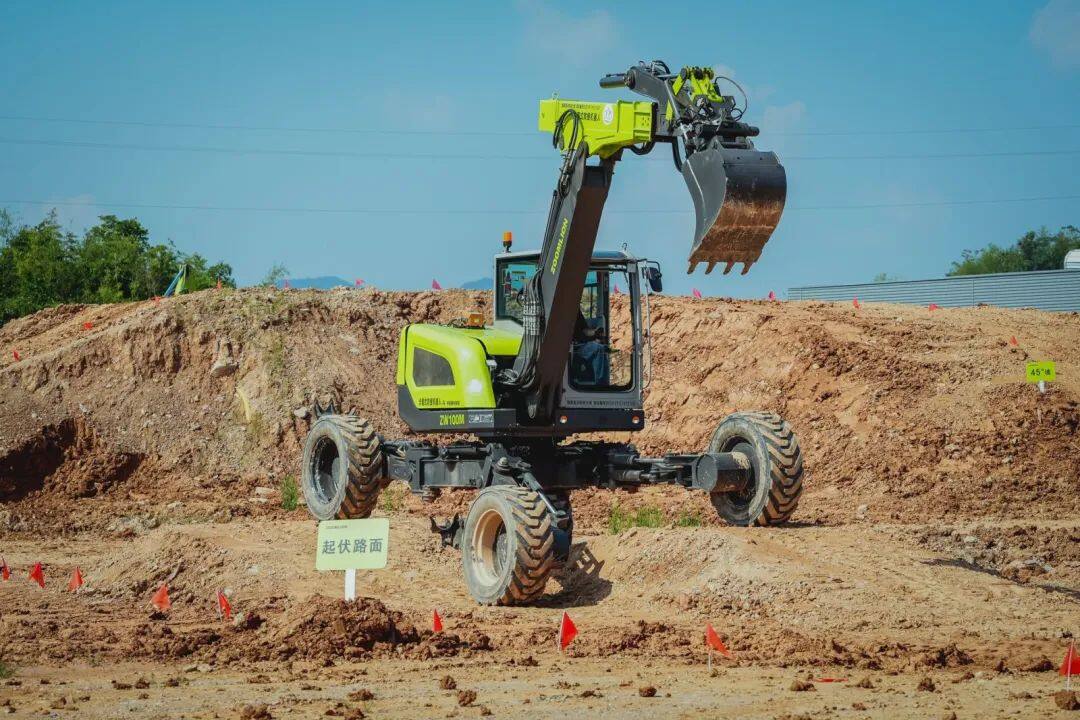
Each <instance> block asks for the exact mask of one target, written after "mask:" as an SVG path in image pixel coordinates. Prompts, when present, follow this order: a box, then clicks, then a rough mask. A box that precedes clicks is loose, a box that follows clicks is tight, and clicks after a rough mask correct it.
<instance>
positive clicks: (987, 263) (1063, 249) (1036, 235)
mask: <svg viewBox="0 0 1080 720" xmlns="http://www.w3.org/2000/svg"><path fill="white" fill-rule="evenodd" d="M1077 248H1080V230H1078V229H1077V228H1076V227H1074V226H1072V225H1066V226H1064V227H1062V228H1061V229H1060V230H1059V231H1057V232H1056V233H1053V234H1051V233H1050V231H1049V230H1047V229H1046V228H1040V229H1039V230H1038V231H1037V232H1036V231H1031V232H1027V233H1025V234H1024V236H1023V237H1021V238H1020V239H1019V240H1017V241H1016V242H1015V243H1013V244H1012V245H1010V246H1009V247H1004V248H1003V247H1001V246H999V245H995V244H994V243H991V244H990V245H987V246H986V247H985V248H983V249H982V250H977V251H975V250H964V252H963V253H961V259H960V260H959V261H958V262H954V263H953V264H952V270H950V271H949V273H948V274H949V275H982V274H985V273H1003V272H1024V271H1028V270H1060V269H1061V268H1062V267H1063V266H1064V265H1065V254H1066V253H1068V252H1069V251H1070V250H1075V249H1077Z"/></svg>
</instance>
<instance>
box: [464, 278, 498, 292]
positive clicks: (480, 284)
mask: <svg viewBox="0 0 1080 720" xmlns="http://www.w3.org/2000/svg"><path fill="white" fill-rule="evenodd" d="M494 284H495V281H494V280H492V279H491V278H489V277H483V278H480V279H478V280H470V281H469V282H467V283H462V284H461V287H462V289H463V290H490V289H491V286H492V285H494Z"/></svg>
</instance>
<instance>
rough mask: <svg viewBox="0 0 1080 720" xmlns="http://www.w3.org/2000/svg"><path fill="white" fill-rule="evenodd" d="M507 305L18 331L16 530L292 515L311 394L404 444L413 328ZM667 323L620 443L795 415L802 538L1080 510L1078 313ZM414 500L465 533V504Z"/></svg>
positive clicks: (184, 309)
mask: <svg viewBox="0 0 1080 720" xmlns="http://www.w3.org/2000/svg"><path fill="white" fill-rule="evenodd" d="M622 301H624V300H622V299H619V298H616V302H622ZM489 304H490V300H489V295H488V294H487V293H482V292H465V291H445V292H424V293H403V292H379V291H372V290H359V291H357V290H345V289H341V290H334V291H329V292H320V291H274V290H266V289H249V290H242V291H231V290H222V291H217V290H208V291H203V292H200V293H194V294H191V295H185V296H182V297H179V298H168V299H164V300H161V301H160V302H158V303H155V302H149V301H148V302H143V303H135V304H128V305H101V306H65V307H60V308H53V309H50V310H46V311H42V312H40V313H37V314H35V315H33V316H30V317H27V318H22V319H20V320H17V321H13V322H10V323H8V324H7V325H5V326H4V327H3V328H0V351H2V354H0V357H2V358H3V360H0V362H3V363H4V364H3V365H2V366H0V388H2V392H0V469H3V472H2V473H0V474H2V475H3V477H4V481H3V486H2V487H0V493H2V494H3V501H4V503H5V504H4V510H5V515H4V517H3V518H0V520H3V523H4V525H5V526H6V528H7V529H8V530H15V531H23V532H27V531H34V530H40V529H49V530H51V531H55V530H61V531H77V530H84V529H89V528H95V527H96V528H104V527H106V526H108V525H109V523H111V522H112V521H113V520H114V519H115V516H116V515H117V514H127V513H134V512H145V511H146V510H147V506H148V505H151V506H162V505H169V504H172V503H177V502H180V503H183V505H184V508H185V511H187V512H193V513H197V514H204V515H205V514H208V513H210V512H215V511H222V512H225V513H226V514H227V515H228V516H230V517H243V516H248V515H267V514H270V515H273V514H280V513H281V511H280V510H277V509H276V508H277V507H278V506H279V505H280V500H281V495H280V486H281V484H282V482H283V481H285V480H286V478H288V477H290V476H292V477H295V475H296V474H297V460H298V457H299V453H300V448H301V443H302V441H303V438H304V436H305V434H306V432H307V430H308V427H309V425H310V422H311V418H310V415H309V413H308V407H309V403H310V400H311V398H312V396H313V395H316V394H317V395H319V396H320V397H322V398H323V399H324V400H325V399H326V398H328V397H334V398H336V399H337V400H338V402H339V405H340V406H341V407H343V408H345V409H355V411H356V412H358V413H359V414H361V415H364V416H365V417H368V418H370V419H371V420H372V421H373V422H374V424H375V426H376V427H377V428H378V429H379V431H380V432H382V433H384V434H386V435H391V436H394V435H401V434H403V433H405V428H404V426H403V425H402V424H401V422H400V420H399V419H398V418H397V416H396V408H395V394H394V393H395V389H394V366H395V363H394V358H395V355H396V346H397V337H398V332H399V330H400V328H401V327H402V326H403V325H404V324H405V323H407V322H416V321H421V322H425V321H426V322H449V321H451V320H453V319H456V318H460V317H463V316H465V315H466V314H467V313H468V312H469V311H470V310H485V309H486V308H487V307H488V306H489ZM652 320H653V330H654V336H653V358H654V363H655V368H654V373H653V376H654V381H653V383H652V386H651V388H650V390H649V393H648V398H647V401H646V408H645V409H646V423H647V426H646V428H645V430H644V431H643V432H641V433H637V434H634V435H632V436H631V435H630V434H628V433H624V434H618V435H616V436H613V437H615V439H619V440H626V439H630V440H632V441H633V442H635V443H636V444H637V445H638V446H639V448H641V449H642V450H643V451H645V452H650V453H662V452H667V451H680V450H681V451H693V450H700V449H702V448H704V447H705V445H706V444H707V442H708V438H709V436H710V434H711V432H712V430H713V428H714V427H715V426H716V424H717V423H718V422H719V421H720V419H721V418H722V417H724V416H725V415H727V414H728V413H730V412H734V411H738V410H748V409H761V410H771V411H775V412H778V413H780V414H781V415H783V416H784V417H786V418H787V419H788V420H789V421H790V422H791V423H792V425H793V427H794V428H795V429H796V431H797V433H798V435H799V437H800V441H801V444H802V447H803V452H804V457H805V459H806V468H807V475H806V493H805V495H804V499H803V502H802V503H801V505H800V509H799V514H798V515H797V517H796V518H795V519H796V520H797V521H803V522H807V521H810V522H819V523H829V524H836V523H848V522H864V521H894V522H921V521H924V520H925V519H926V518H938V519H942V520H945V519H949V520H952V519H956V518H974V517H995V518H1020V517H1046V518H1053V517H1064V516H1070V515H1072V516H1075V515H1076V514H1077V513H1078V512H1080V495H1078V494H1077V493H1076V487H1077V485H1078V483H1080V470H1078V468H1077V464H1076V460H1075V459H1076V457H1077V454H1078V453H1080V317H1078V316H1076V315H1075V314H1055V313H1042V312H1037V311H1027V310H1000V309H994V308H980V309H971V310H947V311H940V312H935V313H933V314H930V313H927V312H926V310H925V309H922V308H912V307H906V306H891V305H864V306H863V307H862V308H861V309H854V308H851V307H849V306H843V305H838V304H829V303H820V302H797V303H775V302H749V301H731V300H691V299H687V298H679V297H660V298H657V299H656V300H655V301H654V302H653V306H652ZM87 323H89V326H87ZM88 328H89V329H88ZM1013 335H1015V336H1016V337H1017V338H1018V339H1019V345H1018V346H1013V345H1011V344H1010V343H1009V341H1008V339H1009V337H1010V336H1013ZM12 350H18V352H19V356H20V358H21V359H20V360H18V361H15V360H13V357H14V356H13V354H12V352H11V351H12ZM313 353H315V354H317V356H318V361H313V360H312V358H313ZM1029 359H1055V360H1057V362H1058V378H1059V380H1058V382H1057V383H1055V384H1052V385H1051V387H1050V390H1049V391H1048V392H1047V393H1046V394H1040V393H1039V392H1038V391H1037V390H1036V389H1035V388H1034V387H1033V386H1031V385H1028V384H1027V383H1025V382H1024V378H1023V370H1024V363H1025V361H1027V360H1029ZM88 498H90V499H92V500H93V501H94V502H92V503H89V504H88V503H87V502H86V500H87V499H88ZM616 501H617V502H619V503H621V504H623V506H624V507H625V508H627V509H630V510H633V509H634V508H636V507H641V506H643V505H646V504H648V505H654V506H657V507H658V508H659V509H660V510H661V511H662V512H663V513H664V515H665V517H666V519H667V520H668V521H672V522H674V521H676V520H679V519H680V517H683V516H687V517H691V518H692V519H693V521H694V522H701V523H715V522H717V520H716V518H715V514H714V513H713V511H712V509H711V508H710V507H709V505H708V503H707V502H706V501H705V499H704V498H702V497H699V496H697V495H691V494H687V493H685V492H684V491H682V490H675V489H658V490H651V491H649V492H643V493H639V494H638V495H637V496H626V495H624V494H620V495H613V494H611V493H608V492H592V491H590V492H582V493H577V494H576V495H575V501H574V502H575V513H576V515H577V517H578V519H579V522H580V523H581V524H582V527H599V526H602V525H603V524H604V522H605V519H606V517H607V516H608V515H609V514H610V510H611V506H612V504H613V503H614V502H616ZM399 504H400V503H399ZM404 505H405V507H407V508H408V509H410V510H412V511H415V512H424V513H428V512H431V511H432V510H434V511H435V512H440V513H442V512H445V513H447V514H448V513H449V512H452V511H455V510H460V509H461V507H462V505H463V502H462V500H461V496H460V495H455V494H447V495H445V496H444V498H443V499H441V500H439V501H438V503H437V504H436V505H435V506H434V508H432V507H425V506H421V505H420V503H419V501H415V500H413V499H411V498H410V499H407V500H406V501H405V502H404Z"/></svg>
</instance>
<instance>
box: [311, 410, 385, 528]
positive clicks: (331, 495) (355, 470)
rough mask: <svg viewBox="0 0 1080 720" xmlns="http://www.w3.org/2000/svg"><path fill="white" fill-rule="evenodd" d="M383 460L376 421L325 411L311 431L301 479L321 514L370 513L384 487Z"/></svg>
mask: <svg viewBox="0 0 1080 720" xmlns="http://www.w3.org/2000/svg"><path fill="white" fill-rule="evenodd" d="M383 468H384V461H383V453H382V446H381V443H380V442H379V436H378V435H377V434H376V433H375V429H374V428H372V427H371V423H369V422H368V421H367V420H363V419H361V418H358V417H356V416H355V415H323V416H322V417H320V418H319V419H318V420H317V421H316V422H315V424H314V425H312V426H311V431H310V432H308V436H307V439H306V440H305V441H304V454H303V460H302V466H301V471H300V484H301V487H303V489H304V501H305V502H306V503H307V507H308V511H310V512H311V514H312V515H314V516H315V518H316V519H318V520H333V519H334V518H337V519H340V520H347V519H351V518H366V517H367V516H369V515H371V511H372V510H374V509H375V503H376V501H377V500H378V499H379V490H380V489H381V488H382V487H383V485H384V484H385V483H384V480H385V479H384V478H383V472H384V470H383Z"/></svg>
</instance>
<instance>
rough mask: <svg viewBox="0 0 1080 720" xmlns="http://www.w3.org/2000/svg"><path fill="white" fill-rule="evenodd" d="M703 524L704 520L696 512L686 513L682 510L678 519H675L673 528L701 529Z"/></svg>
mask: <svg viewBox="0 0 1080 720" xmlns="http://www.w3.org/2000/svg"><path fill="white" fill-rule="evenodd" d="M704 524H705V520H704V519H703V518H702V517H701V515H700V514H699V513H698V512H697V511H694V512H687V511H685V510H683V511H682V512H681V513H679V517H677V518H675V527H701V526H702V525H704Z"/></svg>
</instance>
